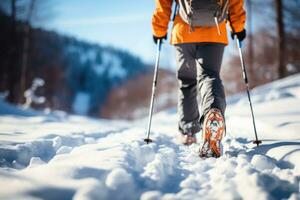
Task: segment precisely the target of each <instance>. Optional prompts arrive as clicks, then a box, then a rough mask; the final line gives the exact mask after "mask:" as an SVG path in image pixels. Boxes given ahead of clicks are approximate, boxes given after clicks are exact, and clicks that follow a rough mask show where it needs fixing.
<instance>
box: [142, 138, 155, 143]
mask: <svg viewBox="0 0 300 200" xmlns="http://www.w3.org/2000/svg"><path fill="white" fill-rule="evenodd" d="M144 141H145V142H146V143H147V144H149V143H151V142H153V140H151V139H150V138H146V139H144Z"/></svg>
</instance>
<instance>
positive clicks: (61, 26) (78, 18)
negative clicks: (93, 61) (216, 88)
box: [41, 0, 175, 66]
mask: <svg viewBox="0 0 300 200" xmlns="http://www.w3.org/2000/svg"><path fill="white" fill-rule="evenodd" d="M52 1H54V2H55V3H53V4H51V6H53V7H54V8H51V10H54V13H53V14H54V16H55V17H53V18H51V19H50V20H48V21H46V22H45V23H44V24H43V25H41V26H42V27H45V28H47V29H50V30H55V31H58V32H60V33H63V34H67V35H71V36H76V37H77V38H79V39H83V40H87V41H90V42H95V43H99V44H102V45H110V46H114V47H117V48H121V49H125V50H128V51H130V52H131V53H133V54H135V55H137V56H139V57H141V58H142V59H143V60H144V61H146V62H148V63H153V62H154V59H155V50H156V48H155V45H154V44H153V41H152V33H151V17H152V12H153V10H154V7H155V5H154V0H126V1H125V0H110V1H106V0H84V1H83V0H64V1H61V0H52ZM171 49H172V48H170V45H165V48H164V53H163V55H166V56H163V55H162V65H165V66H166V65H172V66H174V65H175V64H174V63H175V62H173V60H174V59H175V55H174V54H173V53H172V54H170V53H169V52H170V51H172V50H171ZM167 54H168V55H172V56H168V55H167Z"/></svg>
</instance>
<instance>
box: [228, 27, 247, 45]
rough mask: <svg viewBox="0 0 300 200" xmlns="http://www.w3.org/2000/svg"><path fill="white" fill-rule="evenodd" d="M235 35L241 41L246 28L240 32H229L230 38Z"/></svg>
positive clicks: (244, 36)
mask: <svg viewBox="0 0 300 200" xmlns="http://www.w3.org/2000/svg"><path fill="white" fill-rule="evenodd" d="M235 36H237V38H238V39H239V41H240V42H242V41H243V40H244V39H245V38H246V29H244V30H242V31H241V32H237V33H233V32H232V33H231V38H232V39H233V40H234V38H235Z"/></svg>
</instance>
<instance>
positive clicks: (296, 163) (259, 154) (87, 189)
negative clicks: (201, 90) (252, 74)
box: [0, 76, 300, 200]
mask: <svg viewBox="0 0 300 200" xmlns="http://www.w3.org/2000/svg"><path fill="white" fill-rule="evenodd" d="M299 79H300V76H298V78H295V77H292V79H291V81H288V80H285V82H284V83H285V84H283V86H284V87H285V88H289V90H291V91H293V92H294V93H293V94H298V93H297V91H300V90H299V88H300V86H299V84H295V81H299ZM288 83H289V84H288ZM275 86H278V87H279V86H280V84H278V83H276V84H275ZM275 86H274V88H273V90H272V93H273V94H272V95H273V96H276V95H275V94H274V92H276V91H277V89H276V87H275ZM292 86H293V87H292ZM265 88H266V87H265ZM265 88H263V90H265ZM267 88H269V87H267ZM278 90H281V88H279V89H278ZM257 93H259V94H257V95H259V96H258V97H260V98H257V99H260V102H259V103H256V104H255V111H256V114H257V120H258V121H257V122H258V133H259V136H260V138H261V139H263V144H262V145H261V146H259V147H255V145H253V144H252V141H251V139H253V131H252V128H251V126H249V123H250V125H251V121H250V120H251V118H250V115H248V114H249V113H248V114H247V112H248V111H249V110H247V107H246V106H247V105H244V103H243V99H240V101H239V103H238V102H236V103H234V104H232V105H229V108H228V112H227V113H228V116H227V117H226V119H227V125H228V126H227V133H228V134H227V136H226V138H225V139H224V142H223V144H224V152H225V153H224V155H223V156H222V157H220V158H218V159H215V158H209V159H205V160H202V159H200V158H199V157H198V155H197V151H198V148H199V145H192V146H190V147H186V146H182V145H180V144H178V143H177V141H176V136H177V126H176V124H177V115H176V110H175V109H171V110H167V111H164V112H161V113H159V114H157V115H155V116H154V119H153V127H152V134H151V138H152V139H153V140H154V143H151V144H149V145H147V144H146V143H145V142H144V141H143V139H144V137H145V130H146V119H142V120H139V121H135V122H126V121H109V120H93V119H88V118H84V117H78V116H67V115H65V116H61V117H53V116H47V115H34V116H31V117H25V115H23V114H22V113H21V111H18V110H16V109H15V108H14V109H13V110H15V112H14V113H12V114H11V115H1V116H0V123H1V124H0V188H4V189H2V190H1V191H0V199H55V200H56V199H75V200H84V199H92V200H93V199H95V200H96V199H116V200H118V199H142V200H153V199H166V200H168V199H246V200H247V199H249V200H253V199H256V200H260V199H263V200H268V199H275V200H276V199H289V200H296V199H300V184H299V183H300V137H299V132H298V130H300V114H297V113H300V110H299V109H300V108H298V107H296V106H294V105H299V102H300V101H299V99H300V98H299V97H300V95H294V96H293V97H290V96H289V97H286V96H284V97H282V96H280V95H279V96H280V98H279V97H278V99H275V100H274V99H273V100H272V101H269V100H268V101H265V100H263V97H262V94H260V92H259V90H257ZM263 94H264V93H263ZM287 102H289V103H290V104H291V105H292V106H294V107H293V108H290V107H289V106H285V105H286V103H287ZM274 105H277V107H278V109H277V107H275V108H276V109H274V107H273V106H274ZM0 109H1V106H0ZM0 113H1V112H0ZM18 113H21V115H18ZM278 113H281V114H280V115H278ZM266 115H268V116H270V117H266ZM270 118H271V119H270ZM237 122H238V123H237ZM274 131H276V132H275V133H274ZM198 139H199V140H200V139H201V135H198Z"/></svg>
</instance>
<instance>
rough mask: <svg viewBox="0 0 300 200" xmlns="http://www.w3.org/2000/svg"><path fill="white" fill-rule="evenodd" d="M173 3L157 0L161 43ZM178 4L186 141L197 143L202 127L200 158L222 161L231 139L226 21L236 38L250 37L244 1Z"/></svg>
mask: <svg viewBox="0 0 300 200" xmlns="http://www.w3.org/2000/svg"><path fill="white" fill-rule="evenodd" d="M172 3H173V0H155V4H156V9H155V11H154V14H153V17H152V32H153V39H154V42H155V43H157V42H158V40H160V41H162V40H166V39H167V31H168V24H169V22H170V19H171V13H172ZM176 3H177V5H179V6H178V7H179V8H178V9H177V12H176V11H175V14H176V16H175V18H174V22H173V28H172V31H171V44H172V45H174V47H175V50H176V60H177V79H178V82H179V94H178V114H179V132H180V137H181V141H182V143H183V144H185V145H190V144H192V143H195V142H197V141H196V136H195V134H196V133H198V132H200V131H201V129H202V134H203V136H204V143H203V145H202V147H201V148H200V150H199V154H200V156H201V157H219V156H221V140H222V138H223V136H224V135H225V119H224V114H225V107H226V101H225V93H224V87H223V84H222V80H221V79H220V68H221V64H222V57H223V53H224V48H225V46H226V45H227V44H228V38H227V30H226V22H227V21H228V20H227V19H230V24H231V36H232V38H234V37H235V36H236V37H237V38H238V39H239V40H240V41H243V40H244V39H245V37H246V30H245V28H244V26H245V20H246V14H245V10H244V8H243V0H230V1H229V0H215V1H211V0H177V1H176ZM212 8H216V9H215V10H212ZM191 11H192V12H191ZM212 12H214V13H216V12H217V14H211V13H212ZM227 14H228V15H227ZM225 18H226V19H225ZM199 24H200V25H199ZM201 127H202V128H201Z"/></svg>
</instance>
